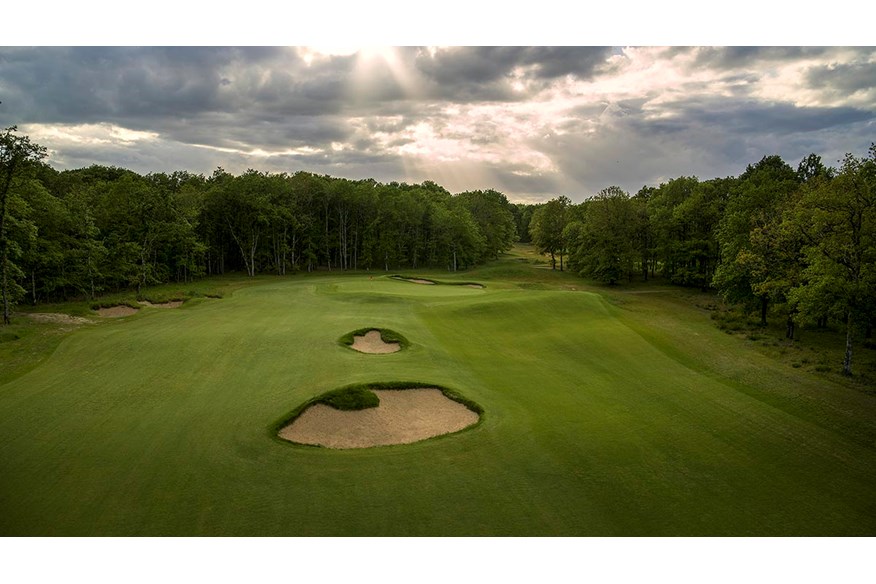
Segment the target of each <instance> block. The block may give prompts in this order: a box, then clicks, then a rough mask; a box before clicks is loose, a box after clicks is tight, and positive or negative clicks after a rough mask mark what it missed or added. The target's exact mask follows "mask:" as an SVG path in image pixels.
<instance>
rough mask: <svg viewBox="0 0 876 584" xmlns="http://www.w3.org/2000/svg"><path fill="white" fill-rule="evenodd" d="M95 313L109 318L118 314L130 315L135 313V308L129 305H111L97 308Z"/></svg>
mask: <svg viewBox="0 0 876 584" xmlns="http://www.w3.org/2000/svg"><path fill="white" fill-rule="evenodd" d="M97 314H99V315H100V316H107V317H110V318H118V317H120V316H131V315H132V314H137V309H136V308H131V307H130V306H113V307H112V308H98V309H97Z"/></svg>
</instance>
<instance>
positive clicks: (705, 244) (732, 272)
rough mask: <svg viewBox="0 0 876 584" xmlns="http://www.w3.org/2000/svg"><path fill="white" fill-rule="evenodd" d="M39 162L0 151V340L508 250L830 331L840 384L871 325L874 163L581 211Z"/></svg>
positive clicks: (266, 178) (766, 171)
mask: <svg viewBox="0 0 876 584" xmlns="http://www.w3.org/2000/svg"><path fill="white" fill-rule="evenodd" d="M45 156H46V151H45V149H43V148H41V147H39V146H38V145H35V144H33V143H31V142H30V140H29V139H28V137H27V136H23V135H20V134H19V133H18V132H17V130H16V129H15V128H7V129H5V130H3V133H2V134H0V267H2V293H3V315H4V322H8V321H9V314H10V307H11V306H13V305H14V304H15V303H21V302H28V303H31V304H37V303H40V302H49V301H59V300H65V299H70V298H74V297H88V298H95V297H96V296H97V295H99V294H100V293H102V292H106V291H112V290H119V289H123V288H136V289H137V290H138V292H139V290H140V289H141V288H142V287H144V286H148V285H151V284H157V283H163V282H169V281H180V282H185V281H189V280H191V279H193V278H198V277H202V276H206V275H213V274H222V273H225V272H228V271H245V272H246V273H248V274H249V275H255V274H257V273H275V274H279V275H284V274H289V273H292V272H295V271H313V270H316V269H325V270H361V269H365V270H381V271H389V270H394V269H402V268H409V269H418V268H440V269H447V270H451V271H455V270H458V269H463V268H467V267H470V266H473V265H476V264H478V263H480V262H483V261H486V260H488V259H491V258H496V257H498V255H499V254H500V253H502V252H503V251H506V250H508V249H509V248H510V247H511V245H512V244H513V243H514V242H515V241H522V242H530V241H531V242H532V243H533V244H534V245H535V246H536V247H537V248H538V249H539V251H541V252H542V253H545V254H549V255H550V258H551V261H552V267H554V268H555V269H560V270H566V269H568V270H571V271H574V272H576V273H579V274H581V275H582V276H585V277H588V278H592V279H595V280H598V281H602V282H605V283H607V284H610V285H614V284H618V283H622V282H625V281H632V280H634V279H643V280H648V279H650V278H654V277H660V278H662V279H663V280H664V281H667V282H670V283H672V284H677V285H679V286H692V287H698V288H701V289H703V290H709V289H715V290H717V291H718V292H720V293H721V294H722V295H723V296H724V298H725V299H726V300H728V301H729V302H733V303H737V304H739V305H741V306H744V307H746V308H747V309H750V310H752V311H759V313H760V316H761V319H762V321H763V322H764V323H765V322H766V319H767V318H768V315H769V314H781V315H782V317H783V318H784V319H785V320H786V321H787V335H788V337H789V338H793V337H794V334H795V328H796V327H797V326H799V325H800V324H804V323H811V324H813V325H814V326H824V325H825V324H826V323H827V321H828V320H831V321H833V322H836V323H841V324H842V325H843V326H844V327H845V329H846V333H847V334H846V338H847V341H846V342H847V351H846V363H845V364H844V369H845V371H846V372H848V373H850V372H851V347H852V337H853V335H854V334H855V333H856V332H861V333H862V334H865V335H867V336H869V335H870V334H871V333H872V325H873V322H874V319H876V269H874V267H876V146H871V148H870V150H869V152H868V153H867V155H866V156H864V157H861V158H858V157H855V156H853V155H851V154H849V155H847V156H846V158H845V159H844V160H843V161H841V163H840V166H839V167H838V168H833V167H829V166H826V165H824V164H823V163H822V161H821V159H820V157H819V156H817V155H815V154H811V155H809V156H807V157H806V158H804V159H803V160H802V161H801V162H800V164H799V165H798V167H797V169H796V170H795V169H794V168H792V167H791V166H790V165H788V164H787V163H786V162H785V161H783V160H782V159H781V158H780V157H778V156H766V157H764V158H763V159H762V160H760V161H759V162H757V163H756V164H751V165H749V166H748V167H747V168H746V169H745V171H744V172H743V173H742V174H740V175H739V176H738V177H727V178H717V179H712V180H706V181H700V180H699V179H698V178H696V177H679V178H675V179H672V180H670V181H668V182H666V183H663V184H661V185H659V186H658V187H643V188H642V189H641V190H639V192H637V193H636V194H635V195H632V196H630V195H629V194H628V193H626V192H625V191H623V190H622V189H620V188H618V187H614V186H612V187H608V188H606V189H603V190H602V191H600V192H599V193H598V194H596V195H595V196H593V197H591V198H589V199H587V200H585V201H584V202H582V203H580V204H577V205H576V204H573V203H572V201H571V200H570V199H569V198H568V197H565V196H559V197H556V198H554V199H552V200H550V201H548V202H546V203H543V204H538V205H526V204H513V203H510V202H509V201H508V199H507V198H506V197H505V195H503V194H502V193H499V192H497V191H493V190H486V191H480V190H479V191H469V192H464V193H459V194H455V195H454V194H451V193H450V192H448V191H447V190H446V189H444V188H443V187H441V186H440V185H438V184H435V183H433V182H429V181H427V182H424V183H422V184H414V185H410V184H405V183H389V184H383V183H379V182H376V181H374V180H358V181H353V180H347V179H342V178H333V177H330V176H319V175H314V174H311V173H307V172H296V173H294V174H286V173H280V174H270V173H263V172H259V171H256V170H248V171H246V172H245V173H243V174H241V175H239V176H234V175H232V174H230V173H228V172H225V171H224V170H223V169H221V168H220V169H217V170H216V171H215V172H213V174H212V175H210V176H208V177H205V176H203V175H200V174H192V173H189V172H185V171H180V172H174V173H172V174H164V173H153V174H148V175H145V176H142V175H139V174H137V173H135V172H132V171H130V170H125V169H122V168H115V167H105V166H91V167H89V168H84V169H78V170H67V171H63V172H59V171H57V170H55V169H53V168H52V167H51V166H49V165H47V164H45V163H44V159H45Z"/></svg>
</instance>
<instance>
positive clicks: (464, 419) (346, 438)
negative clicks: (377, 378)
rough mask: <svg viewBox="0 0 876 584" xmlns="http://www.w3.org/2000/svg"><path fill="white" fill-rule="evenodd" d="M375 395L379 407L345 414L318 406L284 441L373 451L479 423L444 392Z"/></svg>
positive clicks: (299, 419) (294, 424)
mask: <svg viewBox="0 0 876 584" xmlns="http://www.w3.org/2000/svg"><path fill="white" fill-rule="evenodd" d="M373 391H374V393H375V394H377V397H378V398H380V405H379V406H377V407H376V408H368V409H365V410H356V411H342V410H336V409H334V408H332V407H329V406H327V405H324V404H315V405H313V406H311V407H309V408H307V409H306V410H305V411H304V412H303V413H302V414H301V415H300V416H298V417H297V418H296V419H295V420H294V421H293V422H292V423H291V424H289V425H288V426H286V427H285V428H283V429H282V430H280V437H281V438H284V439H286V440H290V441H292V442H297V443H299V444H315V445H320V446H326V447H328V448H368V447H370V446H387V445H389V444H410V443H411V442H418V441H420V440H425V439H426V438H431V437H433V436H440V435H441V434H449V433H451V432H458V431H459V430H462V429H463V428H467V427H468V426H471V425H472V424H475V423H476V422H477V421H478V415H477V414H476V413H474V412H473V411H471V410H470V409H468V408H467V407H465V406H464V405H462V404H461V403H458V402H455V401H453V400H451V399H448V398H447V397H445V396H444V394H443V393H441V390H439V389H431V388H426V389H420V388H418V389H401V390H391V389H375V390H373Z"/></svg>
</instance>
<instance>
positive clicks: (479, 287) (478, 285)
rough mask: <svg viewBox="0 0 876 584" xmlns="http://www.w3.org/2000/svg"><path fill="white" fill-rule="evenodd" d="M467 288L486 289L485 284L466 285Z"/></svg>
mask: <svg viewBox="0 0 876 584" xmlns="http://www.w3.org/2000/svg"><path fill="white" fill-rule="evenodd" d="M465 286H466V288H477V289H478V290H480V289H481V288H483V287H484V286H483V284H466V285H465Z"/></svg>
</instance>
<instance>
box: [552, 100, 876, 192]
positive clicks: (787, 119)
mask: <svg viewBox="0 0 876 584" xmlns="http://www.w3.org/2000/svg"><path fill="white" fill-rule="evenodd" d="M646 105H647V104H646V103H643V102H641V101H639V100H627V101H625V102H624V103H622V104H611V105H610V106H608V107H607V108H605V110H604V111H603V113H602V115H601V116H600V118H599V123H598V125H597V127H596V128H595V129H594V130H593V131H591V132H569V133H566V134H564V135H561V136H551V137H549V138H547V139H545V140H544V141H543V143H542V144H540V145H539V147H538V148H539V150H540V151H542V152H545V153H546V154H548V155H549V156H550V158H551V159H552V160H553V161H554V162H555V164H556V165H557V167H558V169H559V172H558V173H557V174H558V177H560V179H559V180H560V183H561V184H562V185H565V186H566V187H567V189H568V192H570V193H571V195H572V198H573V199H574V200H581V199H582V198H584V197H587V196H591V195H593V194H595V193H596V192H597V191H598V190H599V189H601V188H604V187H607V186H610V185H618V186H620V187H622V188H624V189H626V190H627V191H629V192H631V193H632V192H635V191H637V190H638V189H639V188H640V187H641V186H643V185H646V184H648V185H654V186H656V185H657V184H659V183H660V182H663V181H665V180H668V179H669V178H673V177H678V176H683V175H696V176H698V177H699V178H701V179H703V180H707V179H711V178H715V177H723V176H731V175H738V174H739V173H740V172H742V171H743V170H744V169H745V166H746V165H747V164H750V163H754V162H757V161H758V160H759V159H760V158H762V157H763V156H765V155H769V154H778V155H780V156H782V157H783V158H784V159H785V161H786V162H788V163H789V164H791V165H792V166H796V164H797V163H798V162H799V161H800V160H801V159H802V158H803V157H804V156H806V155H807V154H809V153H810V152H815V153H818V154H820V155H822V156H823V158H824V160H825V162H826V163H831V162H833V161H835V160H837V159H839V158H840V157H841V156H842V154H843V152H844V151H849V150H856V149H858V150H860V151H863V150H865V149H866V146H867V144H869V140H871V139H872V127H873V125H874V124H876V112H873V111H868V110H862V109H856V108H852V107H838V108H828V107H795V106H793V105H791V104H786V103H782V104H779V103H763V102H756V101H753V100H751V99H735V98H726V97H709V98H698V99H688V100H683V101H678V102H673V103H671V104H666V105H663V106H661V107H659V108H653V109H651V110H648V109H646V107H645V106H646ZM581 153H586V155H581ZM859 153H860V152H859ZM576 185H580V186H579V187H578V188H577V189H576ZM581 186H583V190H582V189H581Z"/></svg>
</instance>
